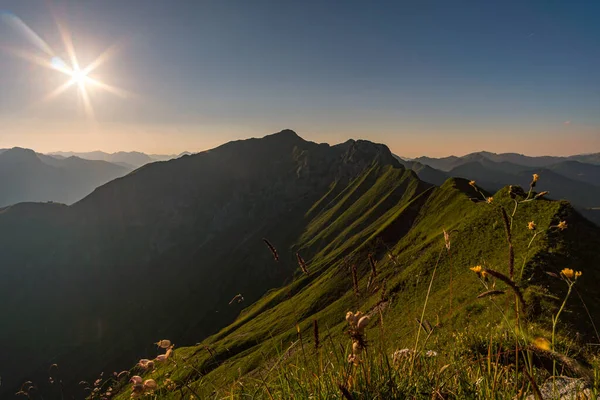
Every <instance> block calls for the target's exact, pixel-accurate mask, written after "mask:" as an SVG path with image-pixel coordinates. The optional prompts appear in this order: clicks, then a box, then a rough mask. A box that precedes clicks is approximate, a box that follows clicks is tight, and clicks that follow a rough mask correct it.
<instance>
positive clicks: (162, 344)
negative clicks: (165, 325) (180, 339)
mask: <svg viewBox="0 0 600 400" xmlns="http://www.w3.org/2000/svg"><path fill="white" fill-rule="evenodd" d="M154 344H155V345H157V346H158V347H160V348H163V349H166V348H168V347H169V346H170V345H171V341H170V340H167V339H163V340H159V341H158V342H156V343H154Z"/></svg>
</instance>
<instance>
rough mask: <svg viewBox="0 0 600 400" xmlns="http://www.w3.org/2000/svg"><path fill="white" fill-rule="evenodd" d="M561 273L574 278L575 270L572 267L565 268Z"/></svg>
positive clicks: (568, 277)
mask: <svg viewBox="0 0 600 400" xmlns="http://www.w3.org/2000/svg"><path fill="white" fill-rule="evenodd" d="M560 273H561V274H562V275H563V276H564V277H565V278H567V279H573V277H574V276H575V272H574V271H573V270H572V269H571V268H565V269H563V270H562V271H560Z"/></svg>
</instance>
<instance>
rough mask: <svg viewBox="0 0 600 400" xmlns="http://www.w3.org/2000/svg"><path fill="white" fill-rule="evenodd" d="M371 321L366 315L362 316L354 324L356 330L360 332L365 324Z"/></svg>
mask: <svg viewBox="0 0 600 400" xmlns="http://www.w3.org/2000/svg"><path fill="white" fill-rule="evenodd" d="M370 321H371V318H369V317H368V316H366V315H365V316H364V317H362V318H361V319H359V320H358V323H357V324H356V329H358V331H360V332H362V331H363V330H364V329H365V328H366V327H367V325H368V324H369V322H370Z"/></svg>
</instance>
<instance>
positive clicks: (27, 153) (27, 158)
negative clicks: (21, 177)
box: [1, 147, 41, 163]
mask: <svg viewBox="0 0 600 400" xmlns="http://www.w3.org/2000/svg"><path fill="white" fill-rule="evenodd" d="M1 160H2V161H5V162H11V163H15V162H19V163H27V162H29V163H31V162H41V161H40V159H39V158H38V156H37V155H36V154H35V151H33V150H31V149H24V148H22V147H13V148H12V149H8V150H6V151H4V152H2V154H1Z"/></svg>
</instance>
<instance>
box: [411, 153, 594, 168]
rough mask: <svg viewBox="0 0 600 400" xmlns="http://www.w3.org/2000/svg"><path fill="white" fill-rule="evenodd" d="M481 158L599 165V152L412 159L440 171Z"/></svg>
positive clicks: (543, 164) (537, 163) (533, 164)
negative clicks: (571, 154) (555, 155)
mask: <svg viewBox="0 0 600 400" xmlns="http://www.w3.org/2000/svg"><path fill="white" fill-rule="evenodd" d="M481 159H487V160H490V161H494V162H496V163H501V162H508V163H511V164H517V165H521V166H524V167H548V166H550V165H553V164H558V163H561V162H563V161H578V162H580V163H587V164H594V165H600V153H594V154H579V155H574V156H569V157H554V156H541V157H530V156H526V155H523V154H517V153H500V154H496V153H490V152H487V151H480V152H476V153H471V154H467V155H465V156H462V157H457V156H449V157H442V158H432V157H417V158H415V159H414V160H413V161H418V162H420V163H423V164H426V165H429V166H430V167H432V168H436V169H439V170H442V171H450V170H451V169H453V168H456V167H458V166H460V165H462V164H465V163H468V162H472V161H477V160H481Z"/></svg>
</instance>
